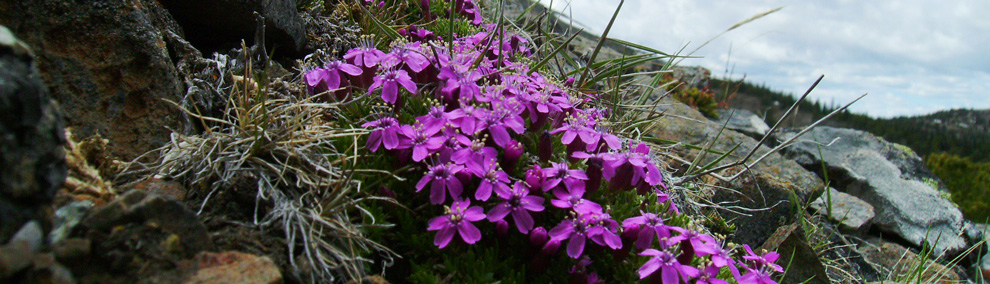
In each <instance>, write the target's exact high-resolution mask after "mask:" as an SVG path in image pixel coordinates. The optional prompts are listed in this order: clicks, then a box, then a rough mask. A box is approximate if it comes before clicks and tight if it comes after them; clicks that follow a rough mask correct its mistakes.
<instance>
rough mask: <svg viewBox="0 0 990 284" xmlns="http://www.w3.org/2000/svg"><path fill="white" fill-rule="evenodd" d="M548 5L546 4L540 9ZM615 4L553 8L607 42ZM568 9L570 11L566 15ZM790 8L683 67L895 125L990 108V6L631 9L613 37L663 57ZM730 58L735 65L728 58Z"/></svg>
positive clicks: (694, 4)
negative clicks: (841, 106) (847, 107)
mask: <svg viewBox="0 0 990 284" xmlns="http://www.w3.org/2000/svg"><path fill="white" fill-rule="evenodd" d="M542 2H543V3H544V4H549V3H550V1H549V0H542ZM618 3H619V1H615V0H571V1H570V2H567V1H561V0H556V1H553V6H554V7H553V8H554V10H557V11H562V12H563V13H565V14H568V13H569V14H572V15H573V18H574V19H575V20H576V21H578V22H580V24H582V25H584V26H586V27H587V28H588V29H589V30H590V31H591V32H594V33H599V34H600V33H601V32H602V31H603V30H604V29H605V26H606V25H607V24H608V20H609V18H610V17H611V15H612V12H613V11H614V9H615V6H616V5H618ZM565 5H569V6H567V7H566V8H565ZM781 6H783V7H784V8H783V9H782V10H780V11H778V12H776V13H774V14H771V15H768V16H766V17H764V18H762V19H760V20H757V21H755V22H751V23H749V24H746V25H744V26H742V27H740V28H738V29H735V30H733V31H731V32H728V33H726V34H724V35H722V36H721V37H720V38H718V39H716V40H715V41H712V42H711V43H709V44H708V45H707V46H705V47H702V48H701V49H700V50H698V52H696V53H695V54H694V55H696V56H703V57H704V58H700V59H687V60H685V61H683V62H682V63H681V64H682V65H699V66H703V67H706V68H708V69H710V70H711V71H712V74H713V75H715V76H723V75H725V74H727V72H726V65H727V64H726V62H728V69H729V72H731V73H732V74H733V77H734V78H738V77H741V76H742V74H746V78H747V80H748V81H750V82H753V83H757V84H759V83H766V84H767V85H768V86H769V87H771V88H772V89H774V90H778V91H783V92H786V93H792V94H800V93H803V92H804V90H805V89H807V88H808V86H810V85H811V83H812V82H814V80H815V79H816V78H817V77H818V76H819V75H821V74H824V75H825V79H824V80H823V81H822V83H821V84H819V86H818V87H817V88H816V89H815V91H814V92H813V93H812V95H811V96H810V97H811V98H812V99H815V100H819V101H822V102H826V103H830V102H832V101H833V100H834V101H835V102H836V103H845V102H848V101H851V100H853V99H854V98H855V97H857V96H859V95H861V94H863V93H869V95H868V96H867V97H866V98H864V99H863V100H861V101H860V102H858V103H856V104H855V105H853V106H852V107H851V108H852V111H854V112H858V113H867V114H869V115H871V116H875V117H876V116H878V117H893V116H900V115H917V114H927V113H931V112H935V111H938V110H943V109H951V108H976V109H985V108H990V1H987V0H963V1H934V0H931V1H913V0H912V1H851V0H840V1H818V0H813V1H784V0H762V1H731V0H710V1H692V0H663V1H656V0H628V1H626V2H625V4H623V7H622V10H621V11H620V12H619V17H618V19H617V20H616V22H615V24H614V25H613V27H612V30H611V31H610V32H609V36H610V37H614V38H619V39H624V40H628V41H632V42H636V43H640V44H644V45H648V46H651V47H655V48H657V49H659V50H662V51H666V52H676V51H677V50H679V49H681V48H682V47H683V46H685V45H686V46H687V49H685V50H687V51H690V50H693V49H695V48H696V47H698V45H700V44H702V43H704V42H705V41H707V40H708V39H710V38H712V37H713V36H715V35H717V34H719V33H720V32H722V31H724V30H726V29H727V28H729V27H731V26H732V25H733V24H735V23H738V22H740V21H742V20H745V19H747V18H749V17H751V16H753V15H756V14H759V13H762V12H765V11H768V10H770V9H773V8H776V7H781ZM730 50H731V56H730Z"/></svg>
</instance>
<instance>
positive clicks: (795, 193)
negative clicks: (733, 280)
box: [638, 77, 824, 247]
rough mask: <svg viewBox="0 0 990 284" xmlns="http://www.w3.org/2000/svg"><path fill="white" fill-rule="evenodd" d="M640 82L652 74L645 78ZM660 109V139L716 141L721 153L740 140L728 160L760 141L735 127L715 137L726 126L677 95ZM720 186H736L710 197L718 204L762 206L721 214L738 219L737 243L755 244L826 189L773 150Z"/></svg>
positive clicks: (687, 153)
mask: <svg viewBox="0 0 990 284" xmlns="http://www.w3.org/2000/svg"><path fill="white" fill-rule="evenodd" d="M638 80H646V78H642V77H640V78H638ZM657 111H658V112H663V113H664V115H663V116H661V117H660V118H658V119H657V126H658V127H657V130H656V131H655V132H653V133H652V134H651V135H653V136H655V137H657V138H660V139H665V140H670V141H678V142H681V143H686V144H691V145H701V146H705V145H708V143H711V142H712V141H713V140H714V142H713V144H712V150H714V151H719V152H726V151H729V150H731V149H732V148H733V147H735V146H736V145H737V144H739V148H738V149H736V151H735V152H733V154H732V155H730V156H729V157H727V158H726V159H725V160H724V161H723V163H728V162H731V161H734V160H738V159H741V158H743V156H744V155H746V153H747V152H748V151H750V149H753V147H755V146H756V144H757V142H758V141H756V140H754V139H753V138H751V137H749V136H746V135H743V134H740V133H738V132H735V131H731V130H728V131H723V132H722V136H721V137H718V139H715V138H716V135H717V134H718V133H719V130H720V129H721V127H722V125H720V124H716V123H715V122H713V121H710V120H708V119H707V118H705V117H704V116H703V115H702V114H701V113H699V112H698V111H697V110H695V109H692V108H691V107H689V106H687V105H684V104H683V103H681V102H678V101H677V100H674V99H673V98H669V97H667V98H664V99H663V100H662V101H661V102H660V103H659V104H658V109H657ZM674 151H675V152H676V153H677V154H678V156H680V157H683V158H685V159H687V160H692V159H694V157H696V156H697V155H698V154H699V153H700V151H698V150H693V149H690V148H688V147H675V148H674ZM767 151H768V148H767V147H760V148H759V149H757V151H756V154H755V155H754V156H755V157H759V156H762V155H763V154H766V153H767ZM718 157H719V154H712V153H708V154H706V156H705V158H704V159H702V160H701V164H702V165H704V164H707V163H710V162H712V161H714V160H715V159H717V158H718ZM750 162H752V161H750ZM672 163H674V164H677V163H676V162H672ZM682 166H683V165H682ZM740 170H741V167H736V168H730V169H727V170H725V171H723V172H721V173H720V174H722V175H732V174H735V173H737V172H739V171H740ZM680 174H683V173H680ZM680 174H675V175H680ZM720 185H722V186H725V188H732V189H735V190H715V192H714V193H713V194H712V195H711V196H709V198H710V199H711V200H712V201H713V202H716V203H718V202H728V203H731V204H733V206H739V207H742V208H749V209H756V210H753V211H747V212H746V214H739V213H740V212H732V211H731V210H721V211H720V212H719V213H720V214H721V215H722V216H723V217H725V218H726V219H730V220H735V224H736V228H737V231H736V233H735V237H734V238H733V241H735V242H737V243H744V244H750V245H751V246H754V247H755V246H758V245H759V244H761V243H762V242H763V241H764V240H766V239H767V238H768V237H770V235H771V234H773V232H774V231H775V230H776V229H777V228H778V227H780V226H782V225H786V224H789V223H791V222H793V221H794V220H793V219H794V216H796V212H795V210H794V209H795V208H796V205H795V204H792V202H791V201H792V200H794V199H792V197H797V200H798V201H800V202H802V204H805V202H810V201H811V200H814V199H816V198H818V196H819V195H821V193H822V192H823V190H824V189H823V183H822V181H821V180H820V179H819V178H818V176H816V175H815V174H814V173H811V172H809V171H808V170H806V169H804V168H803V167H801V165H799V164H797V163H795V162H794V161H791V160H788V159H786V158H784V157H783V156H781V155H779V154H770V155H769V156H767V158H766V159H764V160H763V162H761V163H758V164H756V165H755V166H754V167H752V169H751V171H750V173H748V174H744V175H742V176H741V177H740V178H738V179H736V180H734V181H732V182H731V183H729V184H724V183H720Z"/></svg>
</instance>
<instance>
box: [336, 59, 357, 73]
mask: <svg viewBox="0 0 990 284" xmlns="http://www.w3.org/2000/svg"><path fill="white" fill-rule="evenodd" d="M337 69H338V70H340V71H343V72H344V73H347V74H350V75H351V76H357V75H361V72H362V71H361V68H360V67H357V66H354V65H351V64H347V63H343V62H341V63H340V66H337Z"/></svg>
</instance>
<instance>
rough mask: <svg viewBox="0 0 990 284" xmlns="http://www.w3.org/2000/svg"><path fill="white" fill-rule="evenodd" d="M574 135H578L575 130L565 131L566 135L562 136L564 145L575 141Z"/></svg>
mask: <svg viewBox="0 0 990 284" xmlns="http://www.w3.org/2000/svg"><path fill="white" fill-rule="evenodd" d="M574 137H577V134H574V131H564V136H563V137H560V142H561V143H564V145H571V142H574Z"/></svg>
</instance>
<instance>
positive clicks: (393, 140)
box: [383, 129, 399, 150]
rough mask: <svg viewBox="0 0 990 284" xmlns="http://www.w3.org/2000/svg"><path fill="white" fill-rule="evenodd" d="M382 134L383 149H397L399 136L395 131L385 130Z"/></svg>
mask: <svg viewBox="0 0 990 284" xmlns="http://www.w3.org/2000/svg"><path fill="white" fill-rule="evenodd" d="M384 132H385V133H384V137H383V138H384V139H383V141H384V142H385V149H388V150H392V149H395V148H396V147H399V135H398V134H397V133H396V132H395V131H389V130H387V129H386V130H385V131H384Z"/></svg>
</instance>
